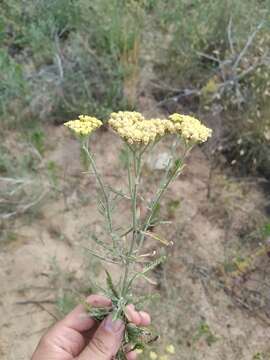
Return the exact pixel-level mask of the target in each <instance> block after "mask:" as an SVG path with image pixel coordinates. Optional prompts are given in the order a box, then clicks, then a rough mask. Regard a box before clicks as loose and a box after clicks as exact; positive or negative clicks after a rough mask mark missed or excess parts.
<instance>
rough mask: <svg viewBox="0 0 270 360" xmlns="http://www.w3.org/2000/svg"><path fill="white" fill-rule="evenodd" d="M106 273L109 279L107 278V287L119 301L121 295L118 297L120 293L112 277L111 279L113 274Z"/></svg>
mask: <svg viewBox="0 0 270 360" xmlns="http://www.w3.org/2000/svg"><path fill="white" fill-rule="evenodd" d="M105 271H106V275H107V278H106V282H107V286H108V288H109V289H110V290H111V292H112V294H113V295H114V296H115V297H116V298H117V299H119V295H118V292H117V290H116V289H115V286H114V284H113V280H112V277H111V274H110V273H109V272H108V271H107V270H106V269H105Z"/></svg>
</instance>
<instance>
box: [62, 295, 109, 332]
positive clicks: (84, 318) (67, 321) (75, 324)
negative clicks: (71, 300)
mask: <svg viewBox="0 0 270 360" xmlns="http://www.w3.org/2000/svg"><path fill="white" fill-rule="evenodd" d="M86 302H87V303H89V304H91V305H93V306H95V307H110V306H111V304H112V303H111V300H109V299H107V298H106V297H105V296H101V295H90V296H89V297H88V298H87V299H86ZM94 325H95V321H94V320H93V319H91V318H90V317H89V315H88V314H87V313H86V311H85V307H84V306H83V305H78V306H77V307H76V308H75V309H74V310H72V311H71V312H70V313H69V314H68V315H67V316H66V317H65V318H64V319H63V320H61V321H60V322H59V324H58V326H64V327H68V328H71V329H73V330H75V331H78V332H83V331H86V330H89V329H91V328H92V327H93V326H94Z"/></svg>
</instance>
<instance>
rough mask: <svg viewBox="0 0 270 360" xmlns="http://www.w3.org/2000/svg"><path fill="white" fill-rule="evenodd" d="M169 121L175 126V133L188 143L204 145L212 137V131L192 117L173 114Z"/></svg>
mask: <svg viewBox="0 0 270 360" xmlns="http://www.w3.org/2000/svg"><path fill="white" fill-rule="evenodd" d="M169 120H171V122H172V123H173V124H174V127H175V132H176V133H179V134H180V135H181V136H182V137H183V138H184V139H186V140H187V141H193V142H197V143H203V142H205V141H206V140H207V139H208V138H209V137H211V135H212V130H211V129H209V128H207V127H206V126H205V125H203V124H202V123H201V122H200V121H199V120H198V119H195V118H194V117H192V116H189V115H180V114H173V115H170V116H169Z"/></svg>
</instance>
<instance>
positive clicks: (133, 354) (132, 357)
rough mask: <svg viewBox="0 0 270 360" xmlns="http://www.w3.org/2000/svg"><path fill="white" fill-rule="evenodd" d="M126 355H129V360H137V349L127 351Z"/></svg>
mask: <svg viewBox="0 0 270 360" xmlns="http://www.w3.org/2000/svg"><path fill="white" fill-rule="evenodd" d="M126 357H127V360H136V359H137V353H136V351H130V352H129V353H127V355H126Z"/></svg>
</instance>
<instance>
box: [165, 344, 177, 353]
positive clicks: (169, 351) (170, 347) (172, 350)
mask: <svg viewBox="0 0 270 360" xmlns="http://www.w3.org/2000/svg"><path fill="white" fill-rule="evenodd" d="M165 350H166V352H167V353H168V354H172V355H173V354H175V347H174V346H173V345H172V344H170V345H168V346H166V349H165Z"/></svg>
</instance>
